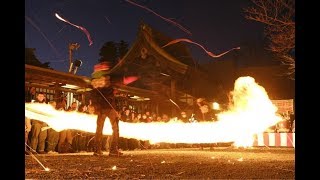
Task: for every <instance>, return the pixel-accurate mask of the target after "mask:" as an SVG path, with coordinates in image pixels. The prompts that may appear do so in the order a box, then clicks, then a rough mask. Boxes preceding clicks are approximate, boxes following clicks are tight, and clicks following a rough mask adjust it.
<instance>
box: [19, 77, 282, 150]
mask: <svg viewBox="0 0 320 180" xmlns="http://www.w3.org/2000/svg"><path fill="white" fill-rule="evenodd" d="M231 95H232V98H233V99H232V102H230V107H229V109H228V110H227V111H224V112H222V113H220V114H218V115H217V117H218V121H217V122H196V123H183V122H180V121H176V120H174V119H172V120H171V121H169V122H167V123H164V122H152V123H127V122H122V121H120V122H119V127H120V136H121V137H125V138H135V139H140V140H150V141H151V142H152V143H157V142H168V143H216V142H234V144H235V145H236V146H252V144H253V140H254V139H253V137H254V134H257V133H261V132H263V131H265V130H266V129H267V128H269V127H270V126H273V125H275V124H276V123H278V122H279V121H281V116H279V115H277V114H276V111H277V108H276V106H275V105H273V104H272V102H271V100H270V99H269V97H268V95H267V92H266V91H265V89H264V88H263V87H262V86H260V85H258V84H257V83H256V82H255V81H254V79H253V78H252V77H240V78H238V79H237V80H236V82H235V87H234V91H233V92H232V94H231ZM25 116H26V117H28V118H31V119H37V120H40V121H43V122H46V123H47V124H48V125H49V126H50V127H51V128H53V129H55V130H57V131H61V130H64V129H77V130H82V131H86V132H92V133H94V132H95V130H96V119H97V116H96V115H89V114H84V113H78V112H65V111H57V110H55V109H54V108H53V107H52V106H51V105H47V104H38V103H26V104H25ZM103 134H105V135H111V134H112V130H111V125H110V122H109V120H108V119H107V120H106V121H105V126H104V130H103Z"/></svg>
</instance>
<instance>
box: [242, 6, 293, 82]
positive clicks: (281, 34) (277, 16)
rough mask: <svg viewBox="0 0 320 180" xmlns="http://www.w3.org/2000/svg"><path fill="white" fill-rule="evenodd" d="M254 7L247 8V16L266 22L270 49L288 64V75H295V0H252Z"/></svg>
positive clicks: (266, 33) (291, 76) (250, 18)
mask: <svg viewBox="0 0 320 180" xmlns="http://www.w3.org/2000/svg"><path fill="white" fill-rule="evenodd" d="M251 1H252V2H253V4H254V6H252V7H248V8H245V9H244V11H245V13H246V15H245V17H246V18H247V19H249V20H254V21H257V22H261V23H263V24H265V25H266V26H265V32H264V33H265V35H266V37H267V38H268V40H269V43H268V48H267V49H268V50H270V51H272V52H274V53H275V54H276V55H277V56H279V57H280V60H281V62H282V63H283V64H285V65H287V66H288V71H287V72H286V75H288V76H289V78H291V79H294V76H295V1H294V0H251Z"/></svg>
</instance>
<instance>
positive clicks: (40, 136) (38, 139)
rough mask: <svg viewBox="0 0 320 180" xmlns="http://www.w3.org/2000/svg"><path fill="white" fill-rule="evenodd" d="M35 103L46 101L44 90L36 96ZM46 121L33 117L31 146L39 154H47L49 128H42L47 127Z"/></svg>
mask: <svg viewBox="0 0 320 180" xmlns="http://www.w3.org/2000/svg"><path fill="white" fill-rule="evenodd" d="M34 103H46V100H45V95H44V93H43V92H39V93H38V95H37V96H36V99H35V101H34ZM47 126H48V125H47V124H46V123H45V122H42V121H38V120H34V119H31V131H30V133H29V134H30V135H29V136H30V147H31V148H32V149H31V150H35V151H37V152H38V153H39V154H46V152H45V151H44V149H45V140H46V138H47V130H42V128H44V127H47Z"/></svg>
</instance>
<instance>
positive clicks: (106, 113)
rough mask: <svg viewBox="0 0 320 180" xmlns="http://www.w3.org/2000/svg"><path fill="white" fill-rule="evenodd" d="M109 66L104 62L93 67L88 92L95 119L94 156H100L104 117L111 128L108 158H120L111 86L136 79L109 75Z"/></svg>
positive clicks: (117, 127)
mask: <svg viewBox="0 0 320 180" xmlns="http://www.w3.org/2000/svg"><path fill="white" fill-rule="evenodd" d="M110 68H111V65H110V63H109V62H107V61H105V62H102V63H99V64H97V65H95V66H94V72H93V73H92V80H91V86H92V88H93V89H92V90H91V91H89V92H88V98H89V105H92V106H93V107H94V109H95V114H96V115H98V117H97V129H96V133H95V149H94V154H93V155H95V156H101V155H102V154H103V153H102V132H103V126H104V122H105V119H106V117H108V118H109V120H110V124H111V126H112V138H111V143H110V149H109V156H115V157H118V156H121V155H122V154H123V153H122V152H120V151H119V145H118V144H119V118H120V116H119V114H118V113H117V111H116V109H115V107H116V105H115V96H114V89H113V87H112V85H113V84H114V83H123V84H125V85H126V84H128V83H131V82H132V81H134V80H136V78H132V77H128V78H124V77H121V76H119V75H111V74H110V73H109V72H110V71H109V70H110Z"/></svg>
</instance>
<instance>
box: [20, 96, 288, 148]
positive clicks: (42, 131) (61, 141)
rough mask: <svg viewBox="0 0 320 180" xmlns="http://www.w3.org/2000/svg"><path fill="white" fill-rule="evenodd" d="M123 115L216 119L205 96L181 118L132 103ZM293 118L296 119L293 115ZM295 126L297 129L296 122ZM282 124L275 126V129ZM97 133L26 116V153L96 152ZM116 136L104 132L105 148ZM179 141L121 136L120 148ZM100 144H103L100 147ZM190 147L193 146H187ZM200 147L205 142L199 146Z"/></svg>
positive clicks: (82, 108) (89, 109)
mask: <svg viewBox="0 0 320 180" xmlns="http://www.w3.org/2000/svg"><path fill="white" fill-rule="evenodd" d="M29 102H33V103H47V102H46V96H45V94H44V93H43V92H38V93H37V95H36V96H34V99H29ZM48 104H50V105H52V106H53V107H54V108H55V109H56V110H60V111H77V112H80V113H88V114H95V111H96V109H95V107H94V106H93V105H92V104H88V105H86V104H81V103H77V102H73V103H71V105H70V106H69V107H67V103H66V101H64V100H62V101H59V102H55V101H50V102H48ZM116 113H117V114H118V115H119V120H121V121H124V122H129V123H140V122H143V123H150V122H169V121H172V120H174V121H181V122H184V123H193V122H203V121H212V122H213V121H216V117H215V114H216V112H214V110H213V109H212V108H210V105H209V103H208V102H207V101H206V100H205V99H204V98H198V99H197V100H196V106H195V108H194V110H193V111H192V112H190V111H188V112H187V111H181V112H180V114H179V116H178V117H175V118H174V117H170V116H169V115H168V114H161V115H158V114H157V113H155V112H150V111H144V112H135V111H134V109H132V108H131V109H130V108H129V106H123V107H122V108H121V109H119V110H118V111H117V112H116ZM290 119H294V117H291V118H290ZM291 124H293V127H292V128H291V129H292V131H294V123H291ZM278 126H279V125H277V126H275V129H279V128H278ZM96 137H97V135H96V134H95V133H88V132H83V131H79V130H70V129H67V130H63V131H60V132H57V131H55V130H54V129H52V128H50V127H48V125H47V124H46V123H45V122H42V121H38V120H35V119H29V118H27V117H26V118H25V143H26V149H25V152H26V154H30V152H31V153H38V154H47V153H49V154H50V153H72V152H94V153H95V152H96V151H97V150H96V148H97V146H96V145H95V142H96V139H97V138H96ZM112 137H113V136H112V135H101V139H100V140H99V141H101V149H100V150H99V151H100V153H101V151H108V150H110V147H111V142H112ZM176 146H177V145H176V144H171V145H170V144H165V143H164V144H163V146H162V145H161V144H160V145H159V144H158V145H151V144H150V143H149V141H141V140H137V139H132V138H129V139H128V138H123V137H121V135H120V136H119V139H118V142H117V150H118V149H120V150H137V149H150V148H155V147H156V148H161V147H164V148H171V147H176ZM99 147H100V146H99ZM187 147H190V146H187ZM199 147H200V148H201V147H203V145H200V146H199Z"/></svg>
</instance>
